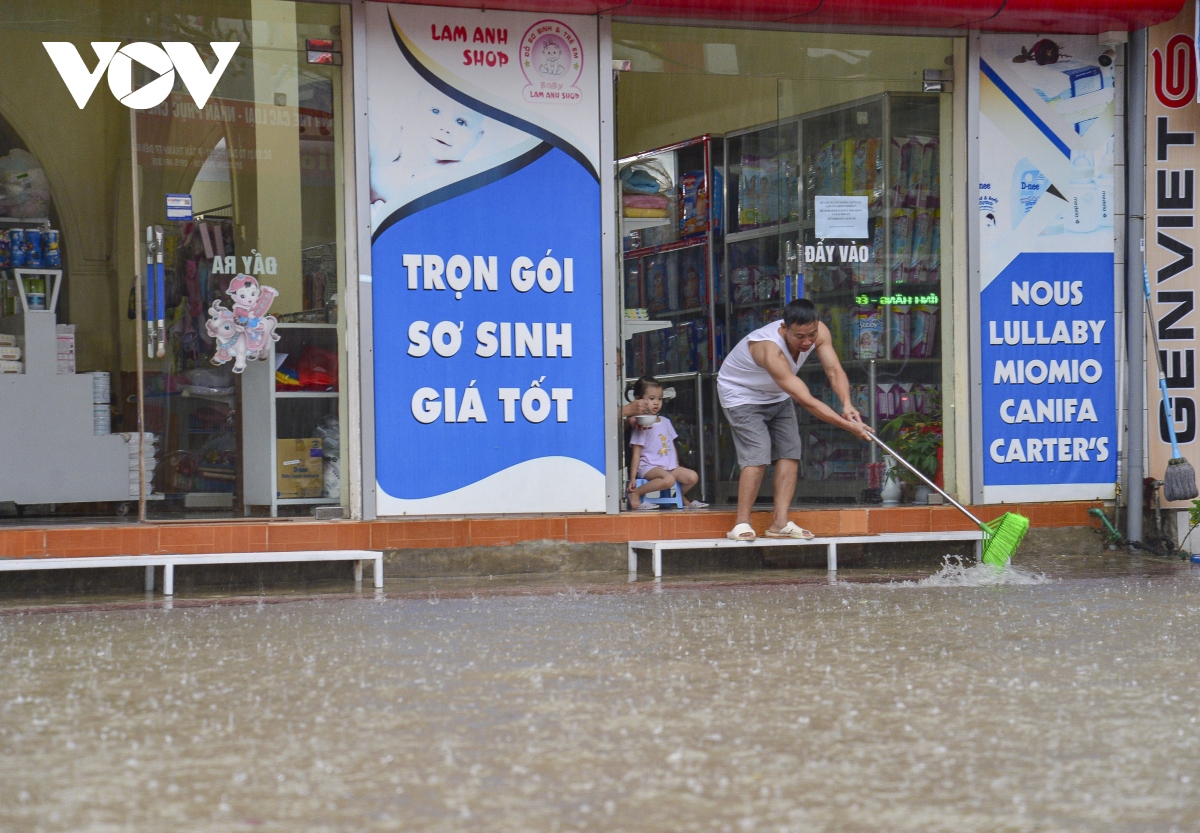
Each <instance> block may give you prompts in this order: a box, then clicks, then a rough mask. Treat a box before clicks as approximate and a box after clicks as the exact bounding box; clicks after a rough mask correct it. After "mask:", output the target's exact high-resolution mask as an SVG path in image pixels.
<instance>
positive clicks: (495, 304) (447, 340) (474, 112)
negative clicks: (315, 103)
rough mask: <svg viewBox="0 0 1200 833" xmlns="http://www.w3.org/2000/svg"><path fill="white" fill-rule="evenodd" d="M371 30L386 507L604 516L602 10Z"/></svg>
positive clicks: (375, 8)
mask: <svg viewBox="0 0 1200 833" xmlns="http://www.w3.org/2000/svg"><path fill="white" fill-rule="evenodd" d="M367 25H368V34H367V53H368V54H367V73H368V80H367V86H368V105H367V108H368V120H369V130H370V136H369V147H370V155H371V223H372V241H373V242H372V247H371V257H372V272H373V276H372V278H373V289H372V299H373V307H374V331H375V344H374V347H375V351H374V360H375V436H376V440H375V470H376V480H377V495H378V498H377V511H378V514H379V515H380V516H396V515H414V514H421V515H430V514H464V513H472V514H476V513H525V512H530V513H532V512H589V511H593V512H603V511H604V508H605V477H604V391H603V320H602V306H601V305H602V288H601V219H600V182H599V175H598V171H599V170H600V158H599V157H600V153H599V146H600V132H599V131H600V111H599V108H600V97H599V87H598V83H599V76H600V70H599V68H598V65H597V57H598V56H597V26H596V19H595V18H590V17H569V16H551V15H537V14H521V13H507V12H496V11H488V12H482V11H472V10H468V9H452V8H434V7H426V6H404V5H390V4H375V3H368V4H367Z"/></svg>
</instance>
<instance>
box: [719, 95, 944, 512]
mask: <svg viewBox="0 0 1200 833" xmlns="http://www.w3.org/2000/svg"><path fill="white" fill-rule="evenodd" d="M939 113H940V110H939V99H938V96H937V94H928V95H927V94H917V93H914V94H903V93H884V94H880V95H876V96H872V97H869V98H864V99H860V100H857V101H852V102H848V103H845V104H841V105H838V106H836V107H830V108H825V109H822V110H816V111H813V112H809V113H804V114H801V115H798V116H794V117H791V118H789V119H785V120H781V121H778V122H773V123H770V124H767V125H761V126H758V127H753V128H747V129H745V130H740V131H734V132H730V133H727V134H726V135H725V153H724V159H725V164H726V177H725V183H726V200H725V205H726V206H727V217H726V224H725V226H726V229H727V233H726V234H725V236H724V239H723V251H722V253H721V254H722V257H723V259H724V267H723V270H721V271H722V273H723V274H726V275H728V276H729V278H730V279H729V281H728V284H727V285H725V286H721V285H720V284H718V286H717V291H716V306H717V313H716V317H717V321H718V326H721V322H722V321H723V326H724V330H725V332H726V333H728V334H729V335H728V338H727V343H728V345H730V346H732V345H733V344H736V343H737V341H738V340H739V339H741V338H742V337H743V336H745V335H746V333H748V332H750V331H751V330H753V329H754V328H756V327H760V326H762V325H764V324H766V323H768V322H769V321H771V320H773V319H774V318H776V317H778V315H779V312H780V310H781V308H782V305H783V304H784V303H786V302H787V301H788V300H790V299H791V298H792V297H799V296H803V297H808V298H811V299H812V300H813V301H814V302H815V303H816V304H817V307H818V309H819V311H820V314H821V320H822V321H824V322H825V324H826V325H827V326H828V327H829V329H830V332H831V335H832V337H833V341H834V347H835V348H836V349H837V352H838V355H839V356H840V357H841V359H842V366H843V367H844V368H845V370H846V373H847V375H848V376H849V378H850V384H851V392H852V397H853V399H854V401H855V405H856V407H858V408H859V409H860V410H861V411H862V412H863V415H864V418H866V419H868V420H869V421H870V423H871V424H872V426H874V427H879V426H880V425H882V424H884V423H886V422H887V421H888V420H889V419H890V418H891V417H892V416H894V415H895V414H896V413H898V412H899V410H903V409H906V408H912V407H913V403H914V402H916V401H918V400H919V401H920V402H921V403H922V404H921V407H926V403H927V402H928V400H929V399H930V397H931V396H936V395H937V392H938V391H939V389H940V387H939V383H940V381H941V359H940V357H939V356H940V353H939V352H938V351H939V350H940V345H939V344H937V341H936V332H937V329H938V328H937V326H936V321H937V317H936V315H937V301H936V298H937V290H938V257H937V255H938V247H939V243H938V233H937V224H938V198H939V188H938V179H937V177H938V161H937V156H938V147H937V142H938V137H939V135H940V125H939V118H940V115H939ZM817 196H859V197H866V198H867V200H868V218H869V220H868V238H867V239H865V240H854V241H851V240H832V239H831V240H821V241H818V240H817V238H816V222H815V220H816V197H817ZM818 242H821V243H822V244H824V245H836V244H842V245H848V244H850V243H854V244H855V245H856V246H861V245H867V246H868V247H869V251H870V259H869V261H868V262H866V263H850V264H840V263H838V264H829V263H804V262H803V258H802V254H801V253H802V252H803V248H802V247H804V246H815V245H816V244H817V243H818ZM931 299H932V300H931ZM905 302H907V303H905ZM918 308H919V310H920V312H917V311H916V310H917V309H918ZM931 308H932V313H933V317H930V314H929V310H930V309H931ZM917 314H920V315H923V316H924V318H923V319H922V321H923V323H924V324H929V326H930V329H931V334H930V336H929V341H928V342H927V343H922V344H921V345H920V348H919V353H920V355H919V356H914V355H913V347H912V344H911V335H906V334H905V333H910V331H911V328H912V320H913V316H914V315H917ZM930 322H932V324H930ZM906 328H907V329H906ZM862 332H868V333H872V332H873V333H876V335H875V337H874V338H872V337H871V336H870V335H868V336H867V337H866V340H865V341H864V340H862V339H861V338H858V337H856V336H858V335H859V334H861V333H862ZM721 358H722V355H721V354H720V352H718V355H717V364H718V366H719V362H720V359H721ZM801 376H802V378H804V380H805V381H806V382H807V383H808V384H809V386H810V389H811V390H812V391H813V393H814V394H816V395H817V396H818V397H819V398H821V399H823V400H824V401H825V402H826V403H827V404H829V405H830V406H832V407H833V408H834V409H835V410H838V411H840V410H841V405H840V402H839V401H838V400H837V397H836V396H835V395H834V394H833V392H832V390H830V389H829V385H828V383H827V381H826V379H825V375H824V371H823V369H822V368H821V366H820V364H819V363H818V362H816V361H815V360H813V361H811V362H810V363H809V364H807V365H806V366H805V367H804V368H802V370H801ZM718 415H719V416H718V430H717V434H718V436H717V442H716V444H715V449H714V454H715V457H716V463H717V482H716V484H715V487H714V488H715V491H714V494H715V497H716V499H717V500H718V501H725V500H731V499H733V497H734V496H736V489H737V484H736V479H735V477H736V463H735V462H733V461H734V455H733V445H732V440H731V437H730V436H729V432H728V427H727V425H726V424H725V422H724V419H723V415H720V412H719V411H718ZM800 422H801V434H802V437H803V439H804V442H803V445H804V449H805V451H804V454H805V459H804V460H803V461H802V464H801V472H800V479H799V482H798V484H797V490H796V495H797V498H798V499H809V500H818V499H819V500H838V501H846V500H858V499H861V498H862V497H863V491H864V489H866V487H867V485H868V481H867V477H866V466H867V465H868V464H869V463H871V462H875V461H876V455H875V451H874V446H870V447H868V446H866V445H864V444H862V443H861V442H859V441H858V440H856V439H854V438H853V437H851V436H850V435H849V434H846V433H845V432H844V431H841V430H840V429H837V428H835V427H834V426H831V425H828V424H827V423H824V422H820V421H819V420H817V419H816V418H814V417H812V416H810V415H809V414H807V413H806V412H804V411H801V412H800ZM767 492H769V489H768V488H764V492H763V496H764V497H765V496H766V495H767Z"/></svg>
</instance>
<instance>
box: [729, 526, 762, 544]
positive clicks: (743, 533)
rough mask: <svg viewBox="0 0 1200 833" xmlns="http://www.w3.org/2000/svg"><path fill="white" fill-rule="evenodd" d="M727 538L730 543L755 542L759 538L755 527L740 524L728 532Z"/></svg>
mask: <svg viewBox="0 0 1200 833" xmlns="http://www.w3.org/2000/svg"><path fill="white" fill-rule="evenodd" d="M725 537H726V538H728V539H729V540H730V541H753V540H754V539H755V538H757V537H758V536H757V535H755V534H754V527H752V526H750V524H738V525H737V526H735V527H734V528H733V529H731V530H730V531H729V532H726V533H725Z"/></svg>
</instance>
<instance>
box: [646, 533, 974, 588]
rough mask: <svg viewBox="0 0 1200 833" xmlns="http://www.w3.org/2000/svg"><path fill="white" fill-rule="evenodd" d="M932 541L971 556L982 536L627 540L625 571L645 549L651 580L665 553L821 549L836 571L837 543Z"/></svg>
mask: <svg viewBox="0 0 1200 833" xmlns="http://www.w3.org/2000/svg"><path fill="white" fill-rule="evenodd" d="M932 541H973V542H975V557H976V558H979V557H980V555H981V549H982V542H983V533H982V532H980V531H979V530H978V529H968V530H962V531H960V532H885V533H882V534H879V535H838V536H834V537H828V538H813V539H811V540H808V541H804V540H801V539H797V538H756V539H754V540H753V541H731V540H729V539H728V538H681V539H678V540H672V541H630V542H629V572H630V573H636V572H637V564H638V550H649V551H650V557H651V565H652V566H653V568H654V577H655V578H659V577H661V576H662V554H663V552H664V551H666V550H711V549H739V548H740V549H745V548H746V547H825V548H826V558H827V563H828V567H829V572H831V573H834V572H837V548H838V544H897V543H927V542H932Z"/></svg>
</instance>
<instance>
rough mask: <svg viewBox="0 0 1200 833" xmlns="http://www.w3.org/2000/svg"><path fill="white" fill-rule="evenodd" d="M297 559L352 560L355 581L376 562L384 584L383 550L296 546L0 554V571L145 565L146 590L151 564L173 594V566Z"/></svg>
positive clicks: (168, 593)
mask: <svg viewBox="0 0 1200 833" xmlns="http://www.w3.org/2000/svg"><path fill="white" fill-rule="evenodd" d="M296 561H351V562H353V563H354V581H355V583H358V582H361V581H362V574H363V562H364V561H372V562H374V565H375V586H376V587H383V553H381V552H376V551H375V550H298V551H296V552H214V553H201V554H197V555H102V556H81V557H79V558H61V557H50V558H36V557H30V558H0V572H15V571H18V570H81V569H87V568H91V567H144V568H145V569H146V592H147V593H152V592H154V568H155V567H162V568H163V574H162V575H163V595H164V596H173V595H175V568H176V567H185V566H191V565H195V564H282V563H289V562H296Z"/></svg>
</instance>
